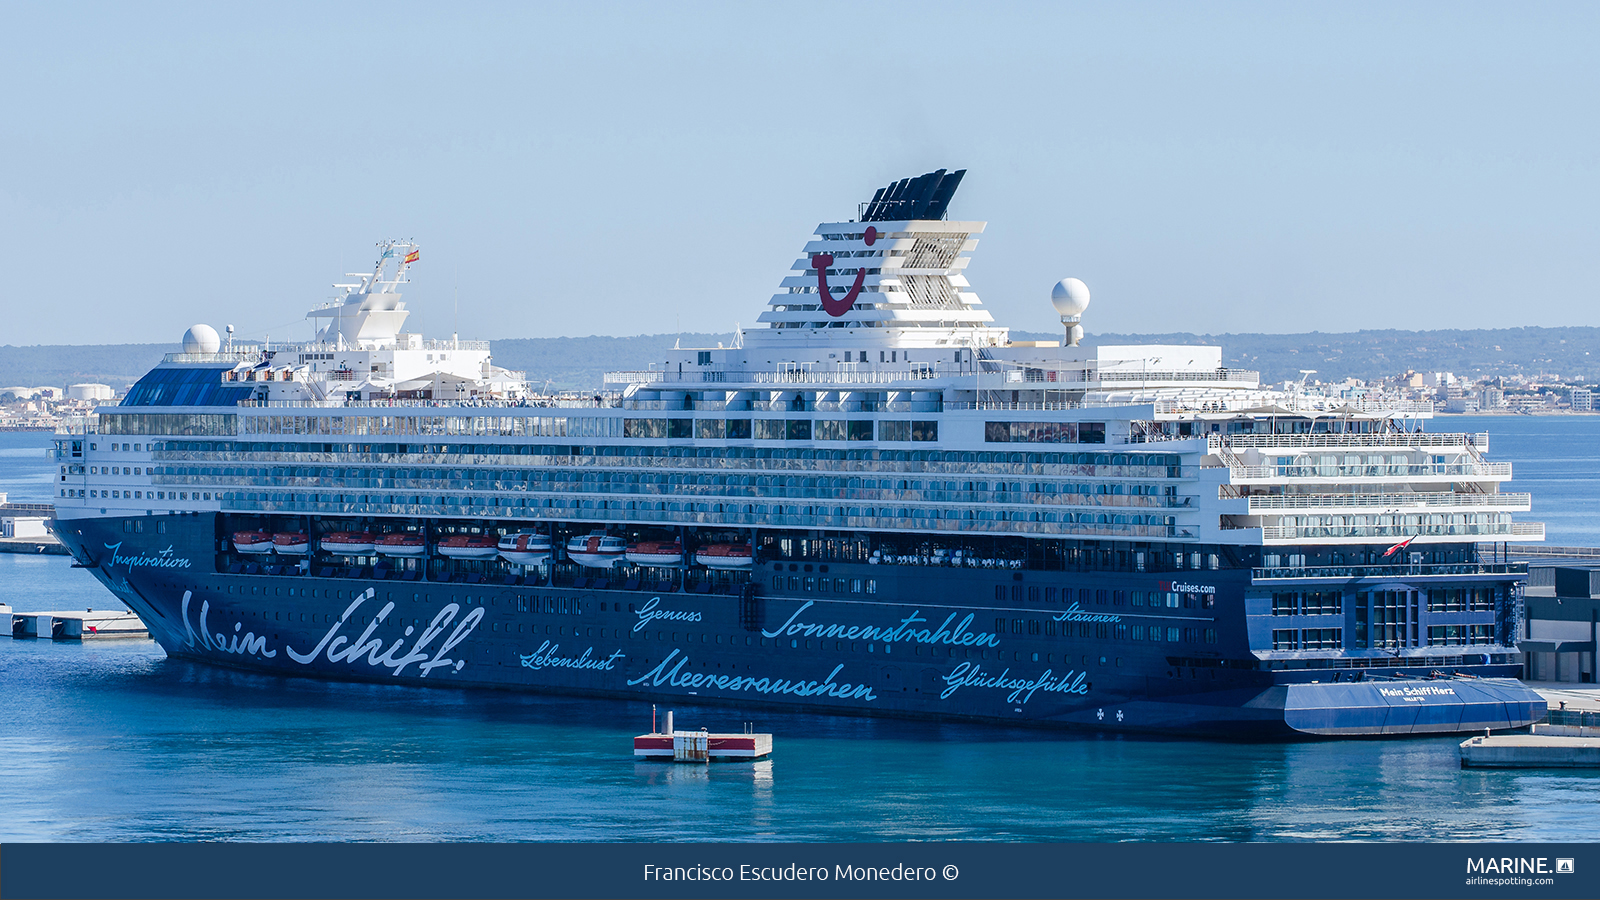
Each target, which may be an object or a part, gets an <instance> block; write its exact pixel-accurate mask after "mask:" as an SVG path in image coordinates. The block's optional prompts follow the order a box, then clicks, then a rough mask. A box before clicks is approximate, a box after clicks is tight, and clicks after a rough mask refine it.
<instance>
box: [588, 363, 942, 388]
mask: <svg viewBox="0 0 1600 900" xmlns="http://www.w3.org/2000/svg"><path fill="white" fill-rule="evenodd" d="M960 374H965V375H967V376H971V374H972V373H971V372H970V371H968V372H952V371H947V370H946V368H945V366H943V365H942V364H940V363H929V364H928V365H927V366H926V367H923V366H916V367H912V368H906V369H896V370H893V371H882V370H878V369H826V370H812V369H780V370H778V371H775V372H772V371H761V372H750V371H740V370H729V369H703V368H700V367H698V366H685V367H684V369H683V371H682V372H676V371H671V370H666V371H663V370H659V369H651V370H649V371H643V372H641V371H631V372H607V373H605V382H606V383H607V384H665V383H672V384H714V383H727V384H771V385H800V384H823V385H826V384H899V383H902V382H914V381H927V380H929V379H934V378H945V377H952V376H954V375H960Z"/></svg>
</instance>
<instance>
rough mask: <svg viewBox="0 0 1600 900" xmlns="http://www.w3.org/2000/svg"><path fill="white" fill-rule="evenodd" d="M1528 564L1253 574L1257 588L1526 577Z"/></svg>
mask: <svg viewBox="0 0 1600 900" xmlns="http://www.w3.org/2000/svg"><path fill="white" fill-rule="evenodd" d="M1527 574H1528V564H1527V563H1481V562H1478V563H1420V562H1419V563H1407V562H1398V563H1394V564H1392V565H1362V566H1270V567H1266V568H1254V569H1251V570H1250V580H1251V581H1252V582H1255V583H1257V584H1260V583H1261V582H1274V581H1308V580H1320V581H1331V582H1338V583H1347V582H1350V581H1352V580H1355V579H1361V578H1367V579H1379V580H1384V581H1387V580H1391V579H1401V578H1408V579H1409V578H1417V577H1460V576H1473V577H1478V576H1485V575H1509V576H1519V577H1526V576H1527Z"/></svg>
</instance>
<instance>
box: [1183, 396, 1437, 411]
mask: <svg viewBox="0 0 1600 900" xmlns="http://www.w3.org/2000/svg"><path fill="white" fill-rule="evenodd" d="M1154 402H1155V405H1156V412H1158V413H1167V414H1172V413H1195V412H1198V413H1205V412H1257V413H1262V414H1264V415H1285V414H1289V413H1322V414H1328V413H1337V412H1340V411H1342V410H1345V409H1349V410H1350V411H1352V412H1360V413H1378V414H1382V415H1404V414H1408V413H1423V414H1427V415H1432V414H1433V403H1432V401H1428V400H1421V401H1417V400H1368V399H1366V398H1359V399H1349V400H1347V399H1343V398H1336V397H1304V396H1301V397H1295V396H1273V397H1247V398H1238V397H1230V398H1220V399H1215V398H1210V397H1206V398H1203V399H1202V398H1198V397H1197V398H1194V399H1187V398H1186V399H1181V400H1156V401H1154ZM1273 407H1276V408H1277V409H1276V410H1273ZM1264 411H1265V412H1264Z"/></svg>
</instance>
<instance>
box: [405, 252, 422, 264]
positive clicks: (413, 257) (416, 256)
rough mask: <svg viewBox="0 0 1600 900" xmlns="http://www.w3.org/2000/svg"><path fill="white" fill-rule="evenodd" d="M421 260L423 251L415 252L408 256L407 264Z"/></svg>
mask: <svg viewBox="0 0 1600 900" xmlns="http://www.w3.org/2000/svg"><path fill="white" fill-rule="evenodd" d="M421 258H422V251H421V250H413V251H411V252H410V253H407V254H406V262H407V263H414V262H416V261H417V260H418V259H421Z"/></svg>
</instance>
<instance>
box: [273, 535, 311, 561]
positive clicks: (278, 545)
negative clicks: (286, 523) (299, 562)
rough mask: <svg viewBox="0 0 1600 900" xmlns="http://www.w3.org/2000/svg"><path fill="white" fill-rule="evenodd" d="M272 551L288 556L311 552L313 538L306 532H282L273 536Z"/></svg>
mask: <svg viewBox="0 0 1600 900" xmlns="http://www.w3.org/2000/svg"><path fill="white" fill-rule="evenodd" d="M272 549H273V550H276V551H277V552H279V553H282V554H284V555H286V556H304V555H306V554H307V553H310V552H311V536H310V535H308V534H306V533H305V532H304V531H280V532H278V533H277V534H274V535H273V536H272Z"/></svg>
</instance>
